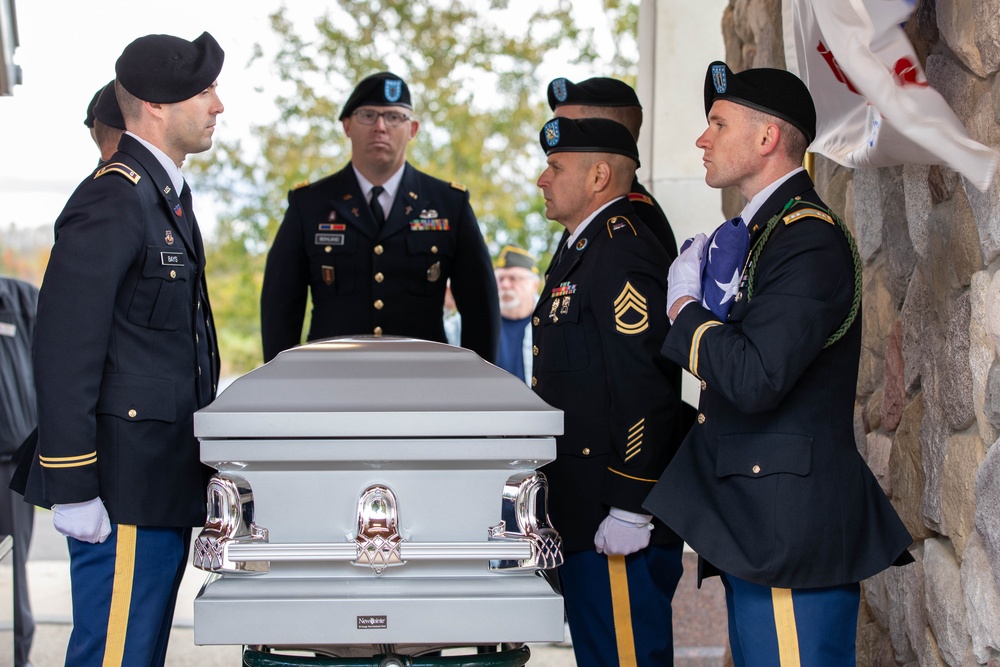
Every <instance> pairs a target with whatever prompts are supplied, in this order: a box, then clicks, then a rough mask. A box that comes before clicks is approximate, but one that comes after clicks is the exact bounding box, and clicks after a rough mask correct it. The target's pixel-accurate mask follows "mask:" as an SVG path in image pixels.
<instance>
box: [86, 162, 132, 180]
mask: <svg viewBox="0 0 1000 667" xmlns="http://www.w3.org/2000/svg"><path fill="white" fill-rule="evenodd" d="M111 172H114V173H116V174H121V175H122V176H124V177H125V178H127V179H128V180H130V181H132V185H135V184H136V183H138V182H139V179H140V178H142V176H140V175H139V174H137V173H135V170H134V169H132V168H131V167H129V166H128V165H126V164H122V163H121V162H112V163H111V164H106V165H104V166H103V167H101V168H100V169H98V170H97V173H96V174H94V178H95V179H98V178H100V177H101V176H104V175H105V174H110V173H111Z"/></svg>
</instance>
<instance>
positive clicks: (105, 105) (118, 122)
mask: <svg viewBox="0 0 1000 667" xmlns="http://www.w3.org/2000/svg"><path fill="white" fill-rule="evenodd" d="M94 117H95V118H97V120H99V121H101V122H102V123H104V124H105V125H107V126H108V127H113V128H115V129H116V130H124V129H125V119H124V118H122V110H121V107H119V106H118V98H117V97H115V82H114V79H112V80H111V83H109V84H108V85H106V86H104V88H103V90H101V91H100V93H98V96H97V102H96V103H95V104H94Z"/></svg>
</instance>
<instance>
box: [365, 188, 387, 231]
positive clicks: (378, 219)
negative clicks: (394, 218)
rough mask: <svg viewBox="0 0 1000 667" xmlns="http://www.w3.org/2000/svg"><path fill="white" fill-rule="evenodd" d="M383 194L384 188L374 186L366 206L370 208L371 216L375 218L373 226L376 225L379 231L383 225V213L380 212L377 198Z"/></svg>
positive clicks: (380, 207)
mask: <svg viewBox="0 0 1000 667" xmlns="http://www.w3.org/2000/svg"><path fill="white" fill-rule="evenodd" d="M383 192H385V188H383V187H382V186H381V185H376V186H375V187H373V188H372V198H371V201H370V202H368V204H369V205H370V206H371V207H372V215H373V216H375V224H377V225H378V228H379V229H382V227H383V226H384V225H385V211H383V210H382V204H380V203H379V201H378V196H379V195H380V194H382V193H383Z"/></svg>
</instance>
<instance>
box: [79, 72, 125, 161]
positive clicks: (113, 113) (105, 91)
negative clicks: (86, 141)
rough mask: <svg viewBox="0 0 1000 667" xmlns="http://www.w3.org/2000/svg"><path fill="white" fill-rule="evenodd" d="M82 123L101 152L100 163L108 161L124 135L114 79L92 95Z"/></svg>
mask: <svg viewBox="0 0 1000 667" xmlns="http://www.w3.org/2000/svg"><path fill="white" fill-rule="evenodd" d="M83 123H84V125H86V126H87V127H88V128H90V137H91V138H92V139H93V140H94V143H95V144H97V148H98V150H100V151H101V162H106V161H108V160H110V159H111V156H112V155H114V154H115V151H116V150H118V140H119V139H121V136H122V134H124V133H125V119H124V118H122V110H121V109H120V108H119V107H118V98H117V97H115V81H114V79H112V80H111V81H110V82H109V83H108V84H107V85H105V86H104V87H103V88H101V89H100V90H98V91H97V92H96V93H94V98H93V99H92V100H91V101H90V106H89V107H87V119H86V120H84V121H83Z"/></svg>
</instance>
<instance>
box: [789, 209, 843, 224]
mask: <svg viewBox="0 0 1000 667" xmlns="http://www.w3.org/2000/svg"><path fill="white" fill-rule="evenodd" d="M803 218H819V219H820V220H822V221H823V222H828V223H830V224H831V225H833V224H836V223H834V221H833V218H832V217H830V215H829V214H828V213H824V212H823V211H821V210H819V209H818V208H803V209H799V210H798V211H793V212H791V213H789V214H788V215H786V216H785V217H784V218H782V220H784V221H785V224H786V225H790V224H792V223H793V222H797V221H799V220H801V219H803Z"/></svg>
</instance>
